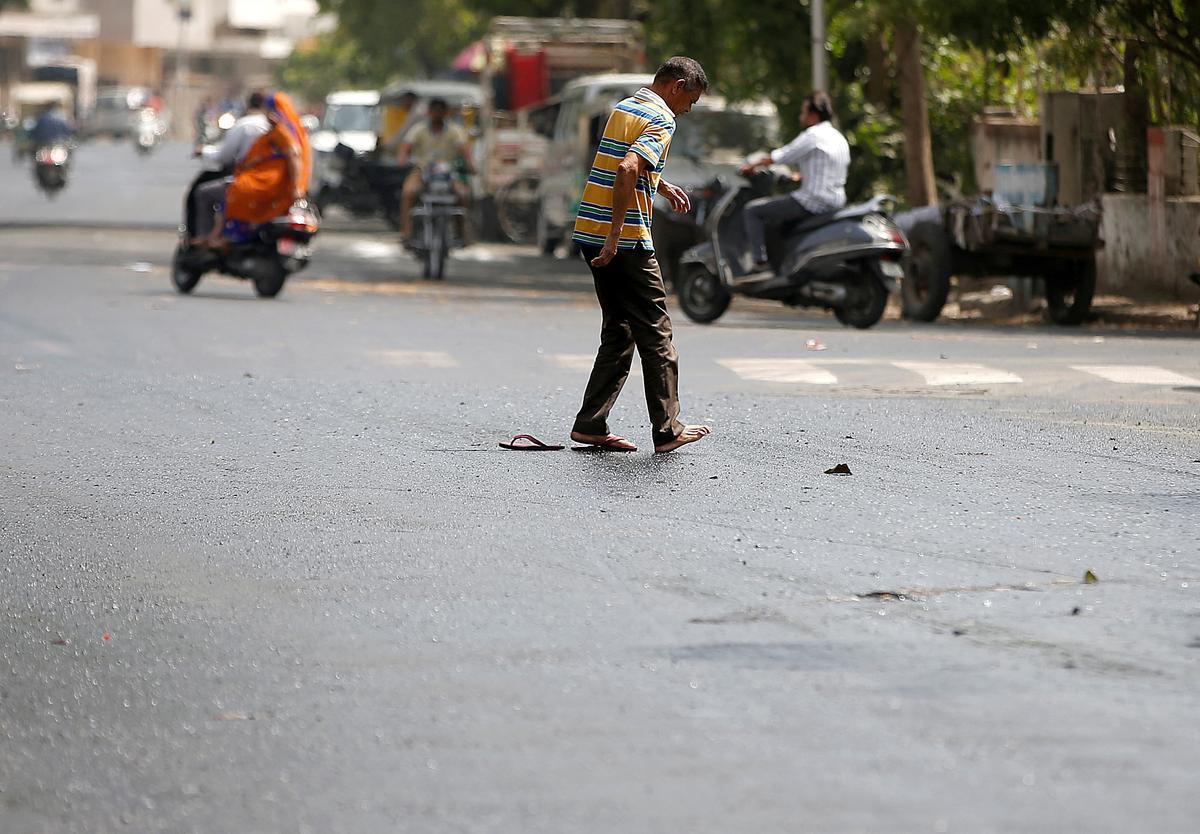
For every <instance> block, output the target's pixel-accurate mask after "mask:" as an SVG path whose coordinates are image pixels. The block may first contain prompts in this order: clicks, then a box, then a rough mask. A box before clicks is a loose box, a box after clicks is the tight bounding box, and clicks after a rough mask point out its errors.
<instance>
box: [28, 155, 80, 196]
mask: <svg viewBox="0 0 1200 834" xmlns="http://www.w3.org/2000/svg"><path fill="white" fill-rule="evenodd" d="M70 167H71V149H70V147H69V146H67V145H66V144H65V143H62V142H58V143H55V144H53V145H43V146H42V147H40V148H38V149H37V150H35V151H34V152H33V179H34V182H36V183H37V186H38V188H40V189H41V190H42V193H44V194H45V195H46V196H47V197H53V196H55V195H56V194H58V192H59V191H62V190H63V188H65V187H66V185H67V172H68V170H69V169H70Z"/></svg>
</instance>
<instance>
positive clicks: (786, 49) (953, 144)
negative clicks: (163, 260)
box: [0, 0, 1200, 198]
mask: <svg viewBox="0 0 1200 834" xmlns="http://www.w3.org/2000/svg"><path fill="white" fill-rule="evenodd" d="M3 2H4V0H0V3H3ZM320 2H321V6H322V8H323V9H325V10H326V11H332V12H336V13H337V14H338V15H339V20H340V26H339V29H338V32H337V33H336V34H335V35H332V36H327V37H326V38H323V39H321V40H320V41H318V42H317V43H316V44H315V45H314V46H313V48H311V49H309V50H302V51H300V52H298V54H297V55H296V56H294V57H293V59H292V60H291V61H289V62H288V64H287V66H286V67H285V69H284V71H283V80H284V82H285V83H286V84H288V85H289V86H293V87H294V88H296V89H299V90H300V91H302V92H303V93H304V94H306V95H309V96H312V97H316V96H319V95H320V94H322V93H323V92H324V91H326V90H328V89H330V88H333V87H339V86H358V85H364V84H371V85H376V84H381V83H383V82H384V81H386V80H387V79H388V78H389V77H393V76H395V75H432V74H434V73H436V72H437V71H439V70H441V69H444V68H445V67H446V66H447V64H448V63H449V61H450V60H451V59H452V58H453V56H454V54H455V53H456V52H457V51H458V50H459V49H461V48H462V47H464V46H466V45H467V44H468V43H469V42H470V41H472V40H474V39H475V38H477V37H479V35H480V34H481V33H482V32H483V31H484V30H485V29H486V27H487V22H488V20H490V18H491V17H492V16H493V15H496V14H506V15H521V16H532V17H544V16H553V15H556V14H569V15H574V16H580V17H622V18H636V19H641V20H644V22H645V24H646V28H647V40H648V52H649V58H650V60H651V62H652V63H653V62H654V61H656V60H659V59H662V58H665V57H667V56H668V55H672V54H686V55H691V56H693V57H695V58H697V59H698V60H699V61H700V62H701V63H702V64H703V65H704V66H705V68H706V69H707V70H708V73H709V76H710V77H711V78H712V79H713V82H714V85H715V86H716V87H717V88H718V89H719V90H720V91H721V92H723V93H724V94H726V95H727V96H730V97H732V98H734V99H750V98H758V97H767V98H769V99H770V100H772V101H773V102H774V103H775V104H776V106H777V107H778V108H779V110H780V115H781V119H782V124H783V125H784V126H785V133H787V132H789V128H790V129H791V130H790V132H793V133H794V132H795V131H798V130H799V112H800V106H801V102H802V100H803V98H804V96H805V95H806V94H807V93H808V92H809V90H810V87H811V75H810V66H811V64H810V55H809V31H810V30H809V7H808V0H755V2H753V3H751V2H749V0H400V1H399V2H398V1H397V0H320ZM826 6H827V14H828V16H829V20H828V22H827V31H828V37H827V42H828V45H829V50H830V60H829V68H830V84H829V86H830V93H831V94H832V95H833V98H834V102H835V107H836V109H837V110H838V113H839V117H840V118H839V121H840V125H841V127H842V129H843V130H844V131H845V133H846V134H847V138H848V139H849V141H850V142H851V146H852V149H853V159H854V162H853V165H852V166H851V174H850V182H849V183H848V191H849V192H850V194H851V197H852V198H860V197H863V196H866V195H867V194H869V193H870V192H873V191H880V190H882V191H889V192H891V193H893V194H899V193H902V192H903V191H904V178H903V173H904V161H903V158H904V154H903V138H902V137H903V134H902V130H901V125H900V123H899V99H898V96H897V93H896V83H895V82H896V80H895V77H894V73H895V68H894V66H893V65H892V59H891V57H890V56H889V55H888V54H887V51H888V50H887V49H886V48H885V49H884V50H883V52H882V57H880V53H876V54H875V55H874V56H872V54H871V52H870V50H868V47H867V44H868V40H869V39H874V38H877V37H879V36H880V35H881V34H882V36H883V37H884V44H885V47H886V35H887V33H888V32H890V30H891V26H892V24H893V23H894V22H896V21H915V22H917V23H918V24H919V25H920V27H921V30H922V32H923V37H924V52H925V70H926V83H927V87H928V95H929V120H930V129H931V137H932V144H933V155H934V167H935V170H936V173H937V177H938V180H939V182H940V183H941V185H942V187H943V188H944V189H945V190H947V191H949V192H950V193H954V192H957V191H959V190H962V191H963V192H966V193H969V192H970V191H971V190H972V189H973V188H974V181H973V166H972V164H971V159H970V154H969V148H968V142H967V138H968V135H969V130H970V124H971V120H972V119H973V118H974V117H975V116H977V115H978V114H980V113H981V112H982V111H983V109H984V108H985V107H989V106H1002V107H1008V108H1010V109H1013V110H1015V111H1017V112H1019V113H1025V114H1029V115H1036V112H1037V106H1038V93H1039V91H1041V90H1048V89H1071V88H1078V87H1082V86H1084V85H1085V84H1091V85H1097V84H1099V85H1108V86H1111V85H1115V84H1119V83H1121V81H1122V79H1123V71H1124V68H1123V65H1122V56H1123V45H1124V42H1125V39H1126V38H1130V37H1133V38H1137V39H1139V40H1141V41H1142V42H1143V43H1144V44H1145V45H1146V49H1147V55H1146V57H1145V58H1144V59H1143V60H1142V61H1141V62H1140V65H1139V71H1140V73H1141V75H1142V79H1143V83H1144V85H1145V86H1146V88H1147V89H1148V90H1149V91H1150V111H1151V114H1152V116H1153V117H1154V118H1155V119H1156V120H1158V121H1160V122H1163V123H1166V122H1172V123H1184V124H1191V125H1198V124H1200V2H1196V0H1052V2H1048V0H952V2H946V0H828V2H827V4H826ZM873 60H874V62H875V63H877V64H878V65H877V66H874V67H871V66H870V64H871V63H872V62H873ZM872 71H873V72H874V73H875V75H876V77H875V78H874V79H872V78H871V72H872ZM868 86H871V87H872V88H873V90H872V92H871V95H870V96H868ZM881 90H882V93H881V92H880V91H881ZM881 95H882V100H881V99H880V96H881ZM871 99H873V100H874V101H875V103H871V101H870V100H871Z"/></svg>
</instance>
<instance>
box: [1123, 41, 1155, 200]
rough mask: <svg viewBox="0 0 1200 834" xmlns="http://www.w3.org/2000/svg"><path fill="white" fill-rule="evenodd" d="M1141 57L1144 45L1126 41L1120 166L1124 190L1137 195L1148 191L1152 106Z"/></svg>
mask: <svg viewBox="0 0 1200 834" xmlns="http://www.w3.org/2000/svg"><path fill="white" fill-rule="evenodd" d="M1142 58H1143V53H1142V46H1141V44H1140V43H1138V42H1137V41H1135V40H1127V41H1125V66H1124V70H1125V73H1124V74H1125V78H1124V82H1125V96H1124V105H1125V124H1124V130H1123V132H1124V134H1125V135H1124V136H1122V137H1119V138H1118V141H1119V142H1120V144H1121V145H1122V146H1123V147H1122V148H1121V156H1122V159H1121V163H1120V164H1119V166H1118V167H1119V168H1120V169H1123V174H1122V175H1121V179H1122V180H1123V181H1124V182H1123V183H1122V185H1123V186H1124V187H1123V188H1122V189H1121V190H1123V191H1130V192H1132V193H1134V194H1145V193H1146V128H1148V127H1149V126H1150V107H1149V104H1148V103H1147V100H1146V88H1145V87H1143V86H1142V77H1141V67H1140V66H1139V64H1140V62H1141V60H1142ZM1122 140H1123V141H1122Z"/></svg>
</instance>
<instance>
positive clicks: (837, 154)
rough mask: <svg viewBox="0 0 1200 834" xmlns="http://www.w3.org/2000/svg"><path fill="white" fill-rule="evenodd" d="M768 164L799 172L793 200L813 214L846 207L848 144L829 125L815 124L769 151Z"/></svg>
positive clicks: (831, 125)
mask: <svg viewBox="0 0 1200 834" xmlns="http://www.w3.org/2000/svg"><path fill="white" fill-rule="evenodd" d="M771 161H772V162H774V163H778V164H781V165H790V166H792V167H793V168H796V169H798V170H799V171H800V174H801V179H800V187H799V188H797V189H796V190H795V191H793V192H792V197H794V198H795V199H796V202H798V203H799V204H800V205H802V206H804V208H806V209H808V210H809V211H811V212H813V213H814V214H824V213H825V212H829V211H837V210H838V209H840V208H841V207H842V206H844V205H846V173H847V172H848V171H849V170H850V144H849V143H848V142H847V141H846V137H845V136H843V135H842V134H841V132H840V131H839V130H838V129H837V128H836V127H834V126H833V123H832V122H828V121H825V122H817V123H816V124H815V125H813V126H812V127H810V128H808V129H807V130H805V131H804V132H803V133H801V134H800V135H799V136H797V137H796V138H795V139H793V140H792V141H791V142H789V143H788V144H786V145H784V146H783V147H782V148H778V149H777V150H773V151H771Z"/></svg>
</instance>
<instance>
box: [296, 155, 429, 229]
mask: <svg viewBox="0 0 1200 834" xmlns="http://www.w3.org/2000/svg"><path fill="white" fill-rule="evenodd" d="M408 171H409V169H408V168H407V167H404V168H401V167H399V166H397V165H394V164H393V165H389V164H387V163H386V162H380V161H377V160H374V159H371V158H370V157H369V156H368V155H367V154H359V153H355V151H354V149H353V148H351V147H350V146H349V145H346V144H344V143H341V142H339V143H338V144H337V145H336V146H335V147H334V149H333V150H332V151H331V152H330V153H329V155H328V158H327V161H326V162H325V165H324V166H323V170H322V176H321V184H320V185H319V186H318V187H317V188H316V189H315V193H316V197H315V200H316V203H317V206H318V208H319V209H320V210H321V212H322V213H324V211H325V210H326V209H327V208H328V207H329V206H334V205H336V206H341V207H342V208H344V209H346V211H348V212H350V213H351V214H352V215H354V216H355V217H373V216H375V215H377V214H378V215H381V216H382V217H383V219H384V220H385V221H387V223H388V225H390V226H391V227H392V228H393V229H399V228H400V196H399V195H400V189H401V188H402V187H403V185H404V178H405V176H407V175H408Z"/></svg>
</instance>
